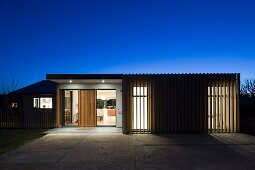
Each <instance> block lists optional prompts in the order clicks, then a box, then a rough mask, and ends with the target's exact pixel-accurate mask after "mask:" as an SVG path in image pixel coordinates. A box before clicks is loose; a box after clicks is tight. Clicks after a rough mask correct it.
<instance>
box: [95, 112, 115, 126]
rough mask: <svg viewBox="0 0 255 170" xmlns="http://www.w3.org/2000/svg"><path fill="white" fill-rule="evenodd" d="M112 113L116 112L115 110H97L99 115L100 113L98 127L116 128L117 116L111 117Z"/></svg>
mask: <svg viewBox="0 0 255 170" xmlns="http://www.w3.org/2000/svg"><path fill="white" fill-rule="evenodd" d="M100 112H102V113H100ZM111 112H115V110H114V111H113V109H97V113H98V114H97V125H98V126H116V116H115V115H110V113H111ZM114 114H115V113H114Z"/></svg>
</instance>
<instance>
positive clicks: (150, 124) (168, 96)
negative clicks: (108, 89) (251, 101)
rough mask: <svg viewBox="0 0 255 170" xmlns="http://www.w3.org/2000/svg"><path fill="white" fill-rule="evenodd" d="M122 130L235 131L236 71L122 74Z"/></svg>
mask: <svg viewBox="0 0 255 170" xmlns="http://www.w3.org/2000/svg"><path fill="white" fill-rule="evenodd" d="M122 86H123V87H122V96H123V99H122V100H123V116H124V117H123V132H124V133H164V132H165V133H181V132H184V133H185V132H196V133H197V132H198V133H205V132H210V133H216V132H239V127H240V113H239V89H240V74H140V75H138V74H125V75H123V80H122Z"/></svg>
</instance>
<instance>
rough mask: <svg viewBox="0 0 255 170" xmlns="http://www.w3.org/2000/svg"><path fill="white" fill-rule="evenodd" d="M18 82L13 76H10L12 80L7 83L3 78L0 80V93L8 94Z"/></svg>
mask: <svg viewBox="0 0 255 170" xmlns="http://www.w3.org/2000/svg"><path fill="white" fill-rule="evenodd" d="M18 84H19V83H18V82H17V81H16V80H15V78H14V77H12V81H11V82H10V83H8V82H7V81H5V80H2V81H1V91H2V92H1V93H2V94H8V93H10V92H13V91H15V90H16V89H17V87H18Z"/></svg>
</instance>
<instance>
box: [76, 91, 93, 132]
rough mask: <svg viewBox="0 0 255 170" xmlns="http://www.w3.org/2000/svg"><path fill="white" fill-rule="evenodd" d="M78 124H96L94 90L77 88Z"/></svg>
mask: <svg viewBox="0 0 255 170" xmlns="http://www.w3.org/2000/svg"><path fill="white" fill-rule="evenodd" d="M78 103H79V118H78V125H79V126H87V127H88V126H90V127H91V126H96V91H95V90H79V102H78Z"/></svg>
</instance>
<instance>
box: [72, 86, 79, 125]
mask: <svg viewBox="0 0 255 170" xmlns="http://www.w3.org/2000/svg"><path fill="white" fill-rule="evenodd" d="M72 101H73V103H72V117H73V118H72V123H75V122H76V121H77V119H78V117H77V116H78V115H77V113H78V90H73V98H72Z"/></svg>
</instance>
